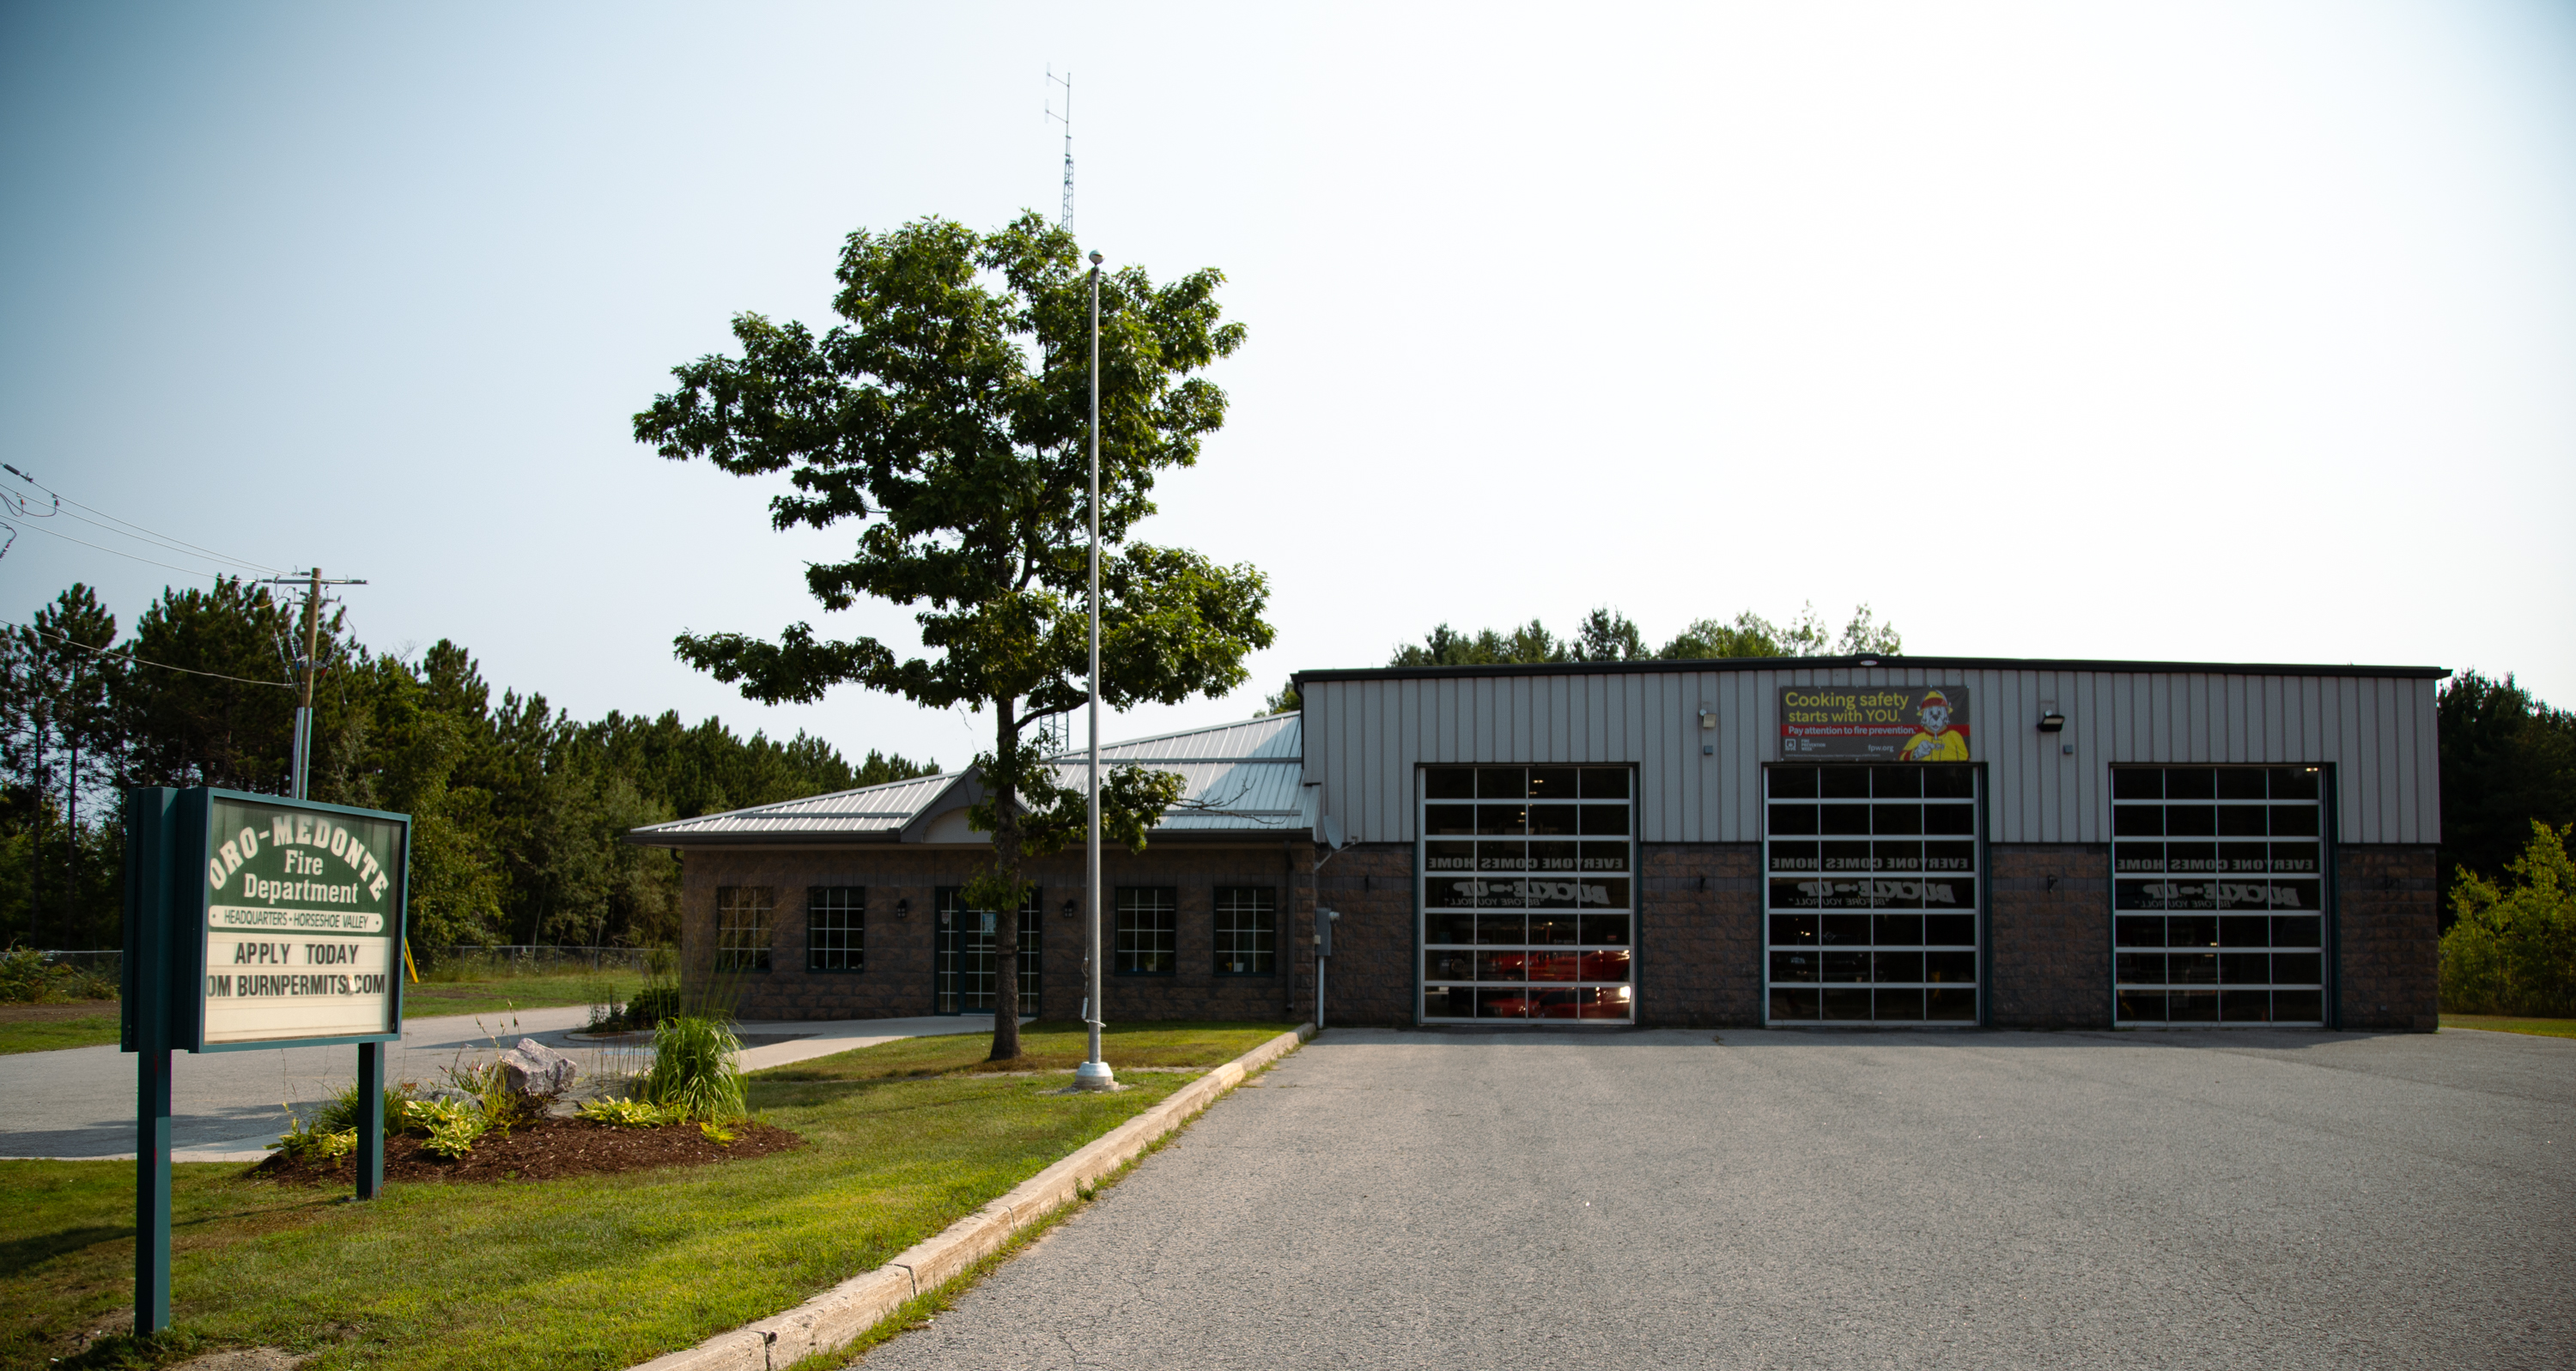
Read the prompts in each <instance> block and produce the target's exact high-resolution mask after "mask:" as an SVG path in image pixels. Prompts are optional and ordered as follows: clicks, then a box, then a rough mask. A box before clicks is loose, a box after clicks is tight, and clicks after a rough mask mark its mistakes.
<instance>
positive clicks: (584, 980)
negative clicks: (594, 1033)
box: [0, 972, 644, 1056]
mask: <svg viewBox="0 0 2576 1371" xmlns="http://www.w3.org/2000/svg"><path fill="white" fill-rule="evenodd" d="M643 983H644V978H643V977H642V976H640V975H636V974H634V973H632V972H610V973H606V974H592V973H588V972H573V973H568V974H564V975H544V976H511V975H496V976H493V977H492V978H490V979H488V980H478V981H423V982H421V983H420V984H418V985H406V986H404V987H403V1014H404V1015H405V1016H406V1017H409V1018H414V1019H427V1018H433V1017H438V1016H441V1015H449V1014H506V1013H508V1012H510V1011H511V1010H514V1009H547V1008H552V1007H554V1006H558V1005H569V1004H595V1003H598V1002H600V1001H601V1000H603V999H607V1000H615V1001H617V1002H619V1003H621V1004H622V1003H624V1002H625V1000H626V997H627V996H629V995H632V994H634V993H635V991H636V989H637V987H639V986H641V985H643ZM116 1036H117V1017H116V1001H114V1000H90V1001H84V1002H82V1003H81V1004H78V1005H53V1004H45V1005H0V1056H5V1055H7V1054H9V1053H12V1052H51V1051H53V1050H54V1049H56V1048H61V1047H90V1046H94V1045H96V1044H99V1043H112V1042H115V1041H116Z"/></svg>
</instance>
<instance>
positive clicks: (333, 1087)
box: [0, 1005, 993, 1161]
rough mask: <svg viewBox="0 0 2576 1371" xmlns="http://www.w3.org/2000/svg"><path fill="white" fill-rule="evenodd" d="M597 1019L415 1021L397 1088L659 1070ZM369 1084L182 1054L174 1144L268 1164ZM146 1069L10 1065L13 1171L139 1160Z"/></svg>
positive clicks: (6, 1151) (175, 1088) (980, 1019)
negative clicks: (535, 1064)
mask: <svg viewBox="0 0 2576 1371" xmlns="http://www.w3.org/2000/svg"><path fill="white" fill-rule="evenodd" d="M589 1019H590V1011H589V1009H587V1008H586V1007H584V1006H580V1005H573V1006H569V1007H565V1008H560V1009H523V1010H518V1011H516V1012H514V1013H512V1014H507V1015H492V1014H485V1015H479V1016H475V1015H465V1016H458V1017H452V1018H436V1019H414V1020H411V1021H410V1022H408V1023H406V1024H404V1025H403V1037H402V1041H401V1042H400V1043H398V1044H395V1045H393V1047H392V1048H391V1049H390V1050H389V1051H388V1052H387V1053H386V1056H387V1059H388V1060H387V1063H386V1069H387V1071H388V1072H389V1073H390V1075H391V1076H392V1078H393V1079H394V1080H397V1081H419V1082H422V1083H423V1084H435V1083H438V1082H441V1081H443V1080H445V1079H446V1072H445V1068H447V1067H449V1066H470V1065H473V1064H476V1063H479V1062H482V1061H485V1060H488V1059H489V1058H490V1057H491V1056H492V1054H493V1053H494V1052H495V1051H497V1050H498V1049H499V1048H502V1047H511V1046H515V1045H516V1044H517V1043H518V1041H519V1039H521V1038H534V1039H536V1040H537V1041H538V1042H541V1043H544V1044H545V1045H546V1046H548V1047H552V1048H556V1049H557V1050H559V1051H562V1052H564V1053H566V1054H567V1055H569V1056H571V1057H572V1058H573V1059H574V1060H575V1061H577V1062H579V1063H580V1064H581V1068H582V1071H583V1073H584V1074H585V1075H593V1074H597V1073H600V1072H603V1071H606V1072H632V1071H635V1070H639V1069H641V1067H642V1065H644V1064H646V1063H649V1061H650V1059H651V1049H650V1046H649V1038H646V1037H643V1036H638V1037H637V1038H635V1039H633V1040H630V1041H629V1042H626V1043H623V1044H617V1043H607V1044H601V1043H585V1042H582V1041H578V1040H576V1039H575V1038H574V1037H573V1034H574V1032H575V1031H576V1030H578V1029H580V1028H581V1027H583V1026H584V1025H585V1024H587V1023H588V1022H589ZM736 1031H737V1032H739V1033H740V1034H741V1035H742V1037H743V1040H744V1044H745V1046H744V1050H743V1054H742V1061H743V1066H744V1068H745V1069H746V1070H752V1071H757V1070H760V1069H762V1068H764V1067H772V1066H784V1065H786V1064H788V1063H789V1062H798V1061H805V1060H808V1059H810V1058H814V1057H821V1056H828V1055H830V1054H831V1053H834V1052H847V1051H849V1050H851V1049H852V1048H858V1047H873V1046H875V1045H876V1044H878V1043H885V1042H892V1041H894V1040H896V1039H898V1038H920V1037H933V1036H937V1035H941V1034H948V1033H990V1032H992V1031H993V1016H992V1015H990V1014H962V1015H954V1016H941V1017H936V1018H916V1019H846V1020H831V1021H820V1022H804V1021H796V1022H768V1021H762V1022H746V1023H742V1024H738V1025H736ZM356 1078H357V1049H355V1048H352V1047H290V1048H275V1049H266V1050H260V1051H252V1052H209V1053H205V1054H202V1055H200V1054H196V1053H189V1052H179V1053H174V1054H172V1081H171V1090H170V1102H171V1113H172V1116H173V1117H172V1119H171V1127H170V1137H171V1142H172V1144H173V1145H174V1149H175V1150H174V1152H173V1156H174V1157H175V1158H176V1159H177V1160H179V1161H256V1160H258V1159H259V1158H261V1157H263V1156H265V1155H267V1152H266V1149H267V1146H268V1144H269V1143H271V1142H274V1141H276V1139H277V1136H278V1135H279V1134H280V1133H281V1132H283V1131H284V1130H285V1129H286V1127H287V1126H288V1123H289V1118H288V1114H289V1110H290V1109H292V1110H294V1112H296V1113H301V1114H310V1113H311V1106H312V1104H313V1103H314V1102H316V1101H320V1100H326V1099H329V1098H330V1097H331V1096H332V1095H334V1094H336V1093H338V1092H339V1091H340V1090H342V1089H344V1088H345V1087H347V1085H348V1084H349V1082H350V1081H352V1080H354V1079H356ZM134 1092H135V1082H134V1058H133V1057H132V1056H131V1055H129V1054H127V1053H124V1052H121V1051H119V1050H117V1049H116V1048H115V1047H114V1046H112V1045H111V1046H102V1047H73V1048H65V1049H63V1050H61V1051H57V1052H22V1053H15V1054H12V1055H9V1056H5V1057H0V1099H6V1100H7V1101H8V1102H9V1103H8V1108H7V1110H6V1111H5V1114H0V1160H4V1159H9V1158H17V1157H60V1158H114V1157H131V1156H133V1155H134V1108H135V1098H134Z"/></svg>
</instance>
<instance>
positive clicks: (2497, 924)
mask: <svg viewBox="0 0 2576 1371" xmlns="http://www.w3.org/2000/svg"><path fill="white" fill-rule="evenodd" d="M2571 833H2576V825H2571V826H2569V827H2565V828H2552V827H2550V826H2549V825H2547V824H2545V823H2542V822H2540V821H2538V820H2536V819H2535V820H2533V821H2532V825H2531V841H2530V843H2529V844H2528V845H2527V846H2525V847H2524V849H2523V853H2522V855H2521V856H2520V857H2517V858H2515V859H2514V860H2512V861H2510V862H2507V863H2505V871H2506V873H2507V874H2508V875H2509V877H2511V879H2510V880H2509V881H2507V882H2504V883H2491V882H2489V881H2486V880H2484V879H2482V878H2480V877H2479V876H2477V875H2476V874H2474V873H2472V872H2468V871H2462V872H2461V873H2460V876H2459V880H2458V882H2457V883H2456V884H2454V885H2453V886H2452V887H2451V909H2452V912H2453V913H2454V914H2456V915H2457V916H2458V918H2457V920H2456V921H2455V922H2453V923H2452V925H2451V931H2450V932H2448V933H2445V934H2443V935H2442V1007H2443V1008H2444V1009H2447V1010H2450V1011H2451V1012H2453V1013H2455V1014H2528V1015H2534V1016H2541V1017H2551V1016H2556V1015H2563V1014H2571V1013H2576V861H2571V860H2570V858H2569V855H2568V851H2567V839H2568V836H2569V835H2570V834H2571Z"/></svg>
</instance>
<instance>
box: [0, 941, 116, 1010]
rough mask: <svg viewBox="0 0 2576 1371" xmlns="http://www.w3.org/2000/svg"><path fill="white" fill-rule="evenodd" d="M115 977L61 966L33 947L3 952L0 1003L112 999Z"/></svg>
mask: <svg viewBox="0 0 2576 1371" xmlns="http://www.w3.org/2000/svg"><path fill="white" fill-rule="evenodd" d="M116 996H117V984H116V980H115V978H114V977H111V976H102V975H99V974H98V973H96V972H94V971H84V970H81V969H79V968H77V967H69V966H57V965H55V964H54V963H52V962H49V961H46V960H45V954H44V952H43V951H42V950H41V949H39V948H33V947H14V946H13V947H11V948H10V949H9V950H8V951H6V952H0V1003H6V1004H43V1003H59V1002H61V1001H64V1000H112V999H115V998H116Z"/></svg>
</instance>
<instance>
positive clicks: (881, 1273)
mask: <svg viewBox="0 0 2576 1371" xmlns="http://www.w3.org/2000/svg"><path fill="white" fill-rule="evenodd" d="M1313 1036H1315V1026H1314V1025H1313V1024H1300V1025H1298V1026H1297V1029H1296V1031H1295V1032H1292V1033H1282V1034H1280V1035H1279V1036H1278V1037H1276V1038H1272V1039H1271V1040H1270V1041H1268V1042H1266V1043H1263V1044H1262V1045H1261V1046H1259V1047H1256V1048H1254V1049H1252V1050H1251V1051H1249V1052H1246V1053H1244V1054H1243V1055H1242V1056H1240V1057H1237V1058H1235V1059H1234V1060H1233V1061H1230V1062H1227V1063H1226V1064H1225V1065H1223V1066H1220V1067H1218V1068H1217V1069H1215V1070H1214V1071H1211V1072H1209V1073H1207V1074H1206V1075H1204V1076H1201V1077H1199V1078H1198V1079H1197V1080H1195V1081H1192V1082H1190V1083H1189V1084H1188V1085H1186V1086H1183V1087H1182V1088H1181V1089H1180V1090H1179V1091H1177V1092H1175V1093H1174V1094H1173V1095H1172V1097H1171V1098H1170V1099H1167V1100H1165V1101H1163V1102H1162V1103H1161V1104H1158V1105H1155V1106H1154V1107H1153V1108H1151V1109H1148V1110H1146V1111H1145V1112H1144V1113H1142V1114H1139V1115H1137V1116H1136V1117H1135V1118H1132V1119H1129V1120H1128V1121H1127V1122H1125V1123H1122V1124H1120V1125H1118V1126H1117V1127H1116V1128H1113V1129H1111V1130H1109V1131H1108V1132H1106V1133H1103V1134H1101V1135H1100V1136H1099V1137H1098V1138H1095V1139H1093V1140H1092V1141H1091V1142H1089V1143H1087V1144H1085V1145H1084V1146H1083V1147H1082V1148H1081V1149H1080V1150H1078V1151H1076V1152H1075V1153H1074V1154H1073V1155H1072V1156H1070V1157H1067V1158H1065V1159H1064V1160H1063V1161H1060V1162H1057V1163H1056V1164H1055V1165H1053V1166H1050V1167H1048V1168H1047V1169H1046V1170H1044V1171H1041V1172H1039V1173H1038V1174H1036V1175H1034V1176H1031V1177H1029V1178H1028V1179H1027V1180H1025V1181H1022V1182H1020V1183H1019V1185H1018V1186H1016V1187H1014V1188H1013V1189H1012V1190H1011V1192H1010V1193H1009V1194H1006V1195H1004V1196H1002V1197H1001V1198H1000V1199H997V1200H995V1201H993V1202H992V1203H991V1204H988V1205H985V1206H984V1207H983V1208H981V1209H978V1210H976V1211H975V1212H974V1213H972V1214H969V1215H967V1216H966V1217H964V1218H962V1219H959V1220H958V1221H957V1222H955V1223H952V1224H950V1225H948V1227H947V1228H945V1229H943V1230H941V1231H940V1232H939V1233H938V1234H936V1235H935V1236H933V1237H929V1238H925V1239H923V1240H922V1241H920V1242H917V1243H914V1244H913V1245H912V1246H910V1247H907V1248H905V1249H904V1250H903V1251H901V1252H898V1253H896V1254H895V1256H894V1260H892V1261H889V1262H887V1263H886V1264H885V1265H883V1266H881V1267H878V1268H877V1269H876V1270H874V1271H870V1272H868V1273H866V1274H865V1275H860V1276H853V1277H851V1278H850V1279H848V1280H846V1281H843V1282H841V1283H840V1284H839V1285H836V1286H833V1287H832V1288H831V1289H829V1290H826V1291H824V1292H823V1293H822V1294H820V1295H816V1296H815V1297H814V1298H812V1299H810V1300H807V1301H805V1302H804V1303H803V1304H800V1305H798V1306H796V1307H795V1308H793V1309H790V1310H788V1311H787V1312H786V1313H784V1314H777V1315H773V1316H771V1317H769V1318H766V1319H762V1320H760V1321H759V1322H757V1323H752V1324H746V1325H745V1326H743V1327H741V1328H737V1329H735V1330H734V1331H732V1332H730V1333H720V1334H717V1335H716V1336H715V1337H712V1338H709V1339H707V1340H706V1341H705V1342H702V1343H699V1344H698V1345H697V1346H695V1347H691V1348H687V1349H685V1350H683V1351H678V1352H671V1353H667V1354H665V1355H663V1356H659V1357H655V1358H654V1359H653V1360H651V1361H648V1362H645V1363H644V1364H642V1365H641V1366H637V1367H634V1368H632V1371H771V1368H774V1367H780V1366H787V1365H790V1364H793V1363H794V1362H796V1361H798V1360H800V1359H802V1358H805V1357H810V1356H812V1355H814V1354H815V1353H817V1352H829V1351H832V1350H833V1349H835V1348H838V1347H842V1346H844V1345H846V1344H848V1343H849V1342H851V1341H852V1340H853V1339H855V1338H857V1337H858V1336H859V1335H860V1334H861V1333H864V1332H866V1331H868V1330H869V1329H870V1328H873V1327H875V1326H876V1324H877V1321H878V1320H880V1319H882V1318H884V1317H885V1316H886V1315H888V1314H891V1313H893V1312H894V1311H895V1309H896V1308H897V1307H898V1306H900V1305H901V1304H902V1303H903V1302H904V1301H906V1300H908V1299H911V1298H912V1297H913V1296H915V1295H918V1294H921V1293H923V1292H924V1291H928V1290H935V1289H937V1288H938V1287H940V1286H941V1285H944V1284H946V1283H947V1282H948V1281H950V1280H952V1279H954V1278H955V1277H956V1276H957V1275H958V1274H959V1273H961V1272H963V1271H965V1269H966V1268H967V1267H970V1266H973V1265H974V1264H975V1263H976V1262H978V1261H981V1260H983V1259H984V1258H986V1257H989V1256H991V1255H992V1254H993V1253H995V1252H997V1251H1000V1250H1001V1248H1002V1245H1003V1244H1004V1243H1007V1242H1009V1241H1010V1240H1011V1237H1012V1235H1014V1234H1016V1233H1018V1232H1019V1231H1020V1230H1021V1229H1023V1228H1026V1227H1028V1226H1029V1225H1031V1224H1033V1223H1036V1222H1037V1221H1038V1220H1040V1219H1043V1218H1045V1217H1046V1216H1047V1215H1049V1214H1052V1213H1054V1212H1055V1211H1056V1210H1057V1209H1059V1208H1062V1207H1063V1206H1064V1205H1065V1204H1067V1203H1069V1202H1071V1201H1072V1200H1073V1198H1074V1196H1075V1195H1076V1194H1077V1193H1079V1192H1080V1191H1081V1189H1082V1188H1083V1187H1085V1186H1088V1185H1091V1184H1092V1183H1094V1182H1096V1181H1098V1180H1099V1179H1100V1178H1102V1177H1103V1176H1106V1175H1108V1174H1109V1173H1110V1172H1113V1171H1115V1170H1117V1169H1118V1168H1119V1167H1122V1166H1125V1165H1126V1164H1127V1163H1128V1162H1130V1161H1133V1160H1135V1159H1136V1157H1137V1156H1138V1155H1140V1154H1141V1153H1143V1152H1144V1150H1145V1149H1146V1148H1148V1147H1151V1146H1153V1145H1154V1144H1155V1143H1156V1142H1158V1141H1160V1140H1161V1139H1162V1138H1163V1136H1164V1135H1165V1134H1167V1133H1170V1132H1171V1131H1172V1130H1174V1129H1176V1128H1179V1127H1180V1126H1181V1125H1182V1124H1184V1123H1187V1122H1189V1120H1190V1119H1191V1117H1192V1116H1194V1115H1196V1114H1197V1113H1198V1112H1199V1111H1200V1110H1202V1109H1205V1108H1207V1107H1208V1106H1209V1105H1211V1104H1214V1103H1216V1100H1217V1097H1219V1096H1221V1095H1223V1094H1225V1092H1227V1091H1229V1090H1232V1089H1233V1088H1234V1087H1235V1086H1236V1085H1237V1084H1239V1083H1241V1082H1242V1080H1243V1078H1244V1077H1246V1076H1248V1075H1250V1074H1252V1073H1253V1072H1255V1071H1258V1070H1260V1069H1261V1068H1263V1067H1265V1066H1268V1065H1269V1064H1270V1063H1272V1062H1275V1061H1277V1060H1279V1059H1280V1058H1281V1057H1284V1056H1286V1055H1288V1054H1289V1053H1290V1052H1293V1051H1295V1050H1296V1049H1297V1047H1298V1045H1299V1044H1302V1043H1304V1042H1305V1041H1306V1040H1307V1039H1308V1038H1311V1037H1313Z"/></svg>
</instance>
